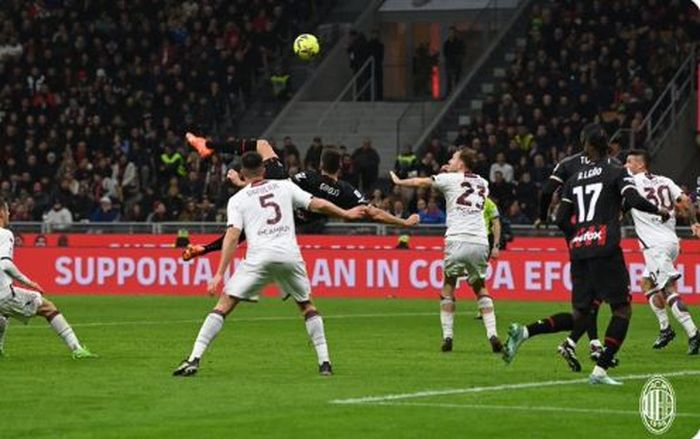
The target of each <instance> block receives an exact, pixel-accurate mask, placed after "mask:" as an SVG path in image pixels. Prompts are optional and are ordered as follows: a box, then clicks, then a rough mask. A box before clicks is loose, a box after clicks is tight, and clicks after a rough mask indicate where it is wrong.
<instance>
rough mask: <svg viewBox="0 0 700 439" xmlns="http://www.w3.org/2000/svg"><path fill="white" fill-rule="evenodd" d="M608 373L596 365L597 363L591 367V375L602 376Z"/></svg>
mask: <svg viewBox="0 0 700 439" xmlns="http://www.w3.org/2000/svg"><path fill="white" fill-rule="evenodd" d="M607 374H608V371H607V370H605V369H603V368H602V367H600V366H598V365H597V364H596V365H595V367H594V368H593V375H595V376H599V377H603V376H605V375H607Z"/></svg>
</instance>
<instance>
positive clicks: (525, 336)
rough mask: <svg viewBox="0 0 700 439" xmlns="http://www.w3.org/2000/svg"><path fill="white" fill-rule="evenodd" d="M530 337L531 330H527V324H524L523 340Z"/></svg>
mask: <svg viewBox="0 0 700 439" xmlns="http://www.w3.org/2000/svg"><path fill="white" fill-rule="evenodd" d="M528 338H530V331H528V330H527V326H525V325H523V340H527V339H528Z"/></svg>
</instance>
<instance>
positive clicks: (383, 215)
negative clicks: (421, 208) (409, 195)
mask: <svg viewBox="0 0 700 439" xmlns="http://www.w3.org/2000/svg"><path fill="white" fill-rule="evenodd" d="M367 218H369V219H370V220H372V221H375V222H378V223H384V224H389V225H392V226H399V227H413V226H415V225H416V224H418V223H419V222H420V216H419V215H418V214H416V213H414V214H413V215H411V216H409V217H408V218H406V219H403V218H399V217H397V216H394V215H392V214H390V213H389V212H387V211H385V210H382V209H379V208H377V207H374V206H367Z"/></svg>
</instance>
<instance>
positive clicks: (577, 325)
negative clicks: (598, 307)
mask: <svg viewBox="0 0 700 439" xmlns="http://www.w3.org/2000/svg"><path fill="white" fill-rule="evenodd" d="M573 319H574V323H573V329H572V330H571V333H570V334H569V338H570V339H571V341H573V342H574V343H578V341H579V340H580V339H581V337H582V336H583V334H584V333H585V332H586V330H587V329H588V327H589V326H590V325H591V323H592V322H591V312H590V310H587V309H586V310H581V311H578V312H577V313H576V314H575V315H574V316H573Z"/></svg>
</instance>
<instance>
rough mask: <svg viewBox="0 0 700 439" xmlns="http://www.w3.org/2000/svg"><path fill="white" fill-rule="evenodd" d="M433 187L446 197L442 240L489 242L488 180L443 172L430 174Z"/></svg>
mask: <svg viewBox="0 0 700 439" xmlns="http://www.w3.org/2000/svg"><path fill="white" fill-rule="evenodd" d="M433 186H434V187H436V188H437V189H438V190H439V191H440V192H442V193H443V195H444V196H445V208H446V211H447V230H446V231H445V239H449V240H455V241H465V242H473V243H476V244H484V245H489V240H488V236H487V233H486V223H485V222H484V203H485V202H486V197H488V196H489V183H488V182H487V181H486V180H484V179H483V178H481V177H480V176H479V175H476V174H470V173H459V172H446V173H443V174H438V175H435V176H433Z"/></svg>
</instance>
